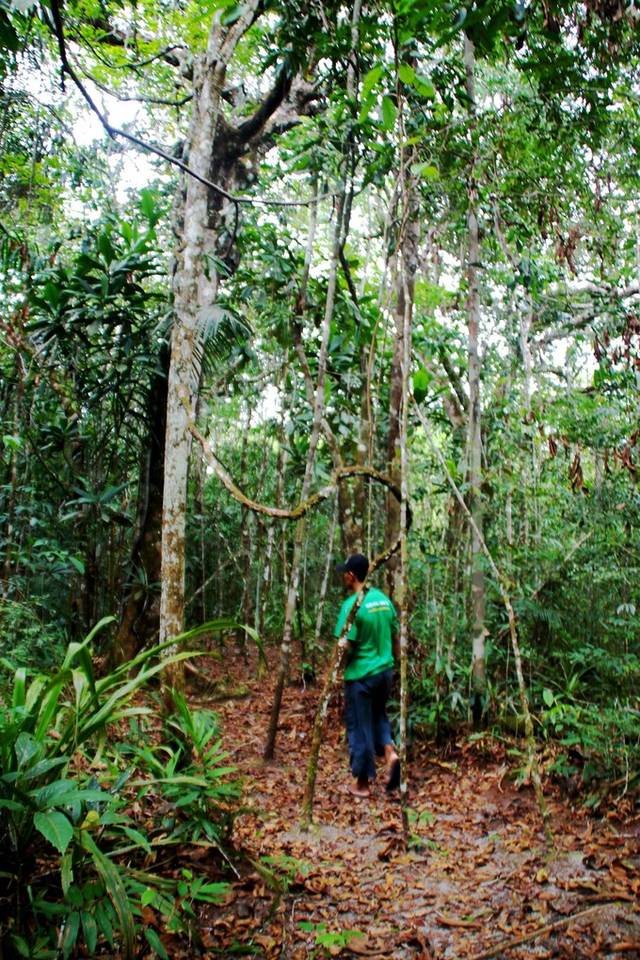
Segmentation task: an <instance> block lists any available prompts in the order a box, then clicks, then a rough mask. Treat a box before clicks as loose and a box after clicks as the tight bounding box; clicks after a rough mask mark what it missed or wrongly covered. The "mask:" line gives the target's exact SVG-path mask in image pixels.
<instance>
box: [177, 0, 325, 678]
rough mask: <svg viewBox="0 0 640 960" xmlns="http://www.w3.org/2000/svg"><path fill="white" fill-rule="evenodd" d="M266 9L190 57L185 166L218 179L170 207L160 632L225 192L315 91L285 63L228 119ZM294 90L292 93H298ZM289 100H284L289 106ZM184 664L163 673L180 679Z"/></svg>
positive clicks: (231, 211) (228, 255)
mask: <svg viewBox="0 0 640 960" xmlns="http://www.w3.org/2000/svg"><path fill="white" fill-rule="evenodd" d="M261 12H262V5H261V4H260V3H259V0H248V2H247V3H245V4H244V5H243V6H242V8H241V14H240V16H238V17H237V18H236V19H235V20H234V22H233V23H232V24H231V25H230V26H223V25H222V24H221V13H220V11H219V12H218V13H216V14H215V16H214V21H213V24H212V27H211V30H210V32H209V38H208V43H207V49H206V51H205V52H204V53H201V54H198V55H196V56H195V58H194V65H193V108H192V117H191V126H190V131H189V138H188V145H187V159H188V162H189V167H190V169H191V170H192V171H194V172H195V174H196V175H197V176H198V177H201V178H203V179H205V180H208V181H209V182H212V181H213V182H215V183H216V184H217V186H218V187H219V188H220V189H214V188H212V187H210V186H208V185H207V184H205V183H203V182H201V181H200V180H199V179H197V178H196V177H193V176H189V177H187V178H185V181H184V184H183V190H182V193H181V195H180V197H179V199H178V201H177V203H176V208H175V212H174V230H175V234H176V255H175V261H176V267H175V274H174V284H173V287H174V314H175V317H174V325H173V331H172V337H171V365H170V370H169V384H168V386H169V395H168V404H167V430H166V444H165V467H164V505H163V520H162V593H161V604H160V639H161V640H165V639H167V638H170V637H171V636H175V635H176V634H178V633H179V632H180V631H181V630H182V629H183V626H184V605H185V528H186V506H187V481H188V472H189V456H190V450H191V434H190V433H189V430H188V424H189V423H190V422H192V421H193V419H194V414H195V410H196V401H197V396H198V390H199V386H200V365H201V355H202V350H201V348H202V338H203V335H204V332H205V331H206V329H207V327H208V326H212V325H215V324H216V322H217V321H218V320H219V318H220V307H219V306H218V304H217V296H218V285H219V275H218V269H217V265H218V264H219V263H220V261H221V260H222V261H223V262H224V263H225V268H226V270H227V271H229V270H231V271H232V270H233V269H235V266H236V265H237V250H236V245H235V239H236V232H237V225H238V207H237V204H236V203H235V202H233V200H232V199H230V198H229V195H232V194H234V192H235V191H236V190H238V189H239V188H241V187H242V186H243V185H244V184H245V183H246V182H248V180H249V179H250V168H251V167H252V165H253V164H254V163H255V161H256V159H257V157H258V156H259V154H260V153H261V152H263V151H264V150H265V149H267V148H268V147H269V146H270V145H271V140H272V133H273V127H274V126H275V118H274V115H275V114H276V113H277V111H279V110H280V108H282V107H283V105H285V106H286V108H287V109H286V111H285V113H286V117H283V118H282V119H283V123H285V122H286V124H287V125H291V123H292V122H295V119H296V118H297V117H298V116H299V114H300V113H301V112H302V110H303V109H305V108H306V107H308V105H309V102H310V98H309V97H308V96H304V95H303V96H300V98H299V99H298V98H296V99H295V102H289V101H287V98H288V97H289V94H290V92H291V87H292V79H293V78H292V74H291V72H290V69H289V67H288V65H287V64H284V65H283V66H282V67H281V68H280V69H279V70H278V71H277V73H276V77H275V80H274V83H273V87H272V89H271V90H270V91H269V92H268V93H266V94H265V96H264V97H263V99H262V100H261V101H260V102H259V103H258V105H257V106H256V109H255V110H254V112H253V113H252V114H251V115H250V116H249V117H246V118H245V119H242V120H241V121H239V122H238V123H236V124H232V123H230V122H229V121H228V120H227V119H225V117H224V116H223V112H222V109H221V102H222V95H223V93H224V89H225V78H226V72H227V67H228V65H229V63H230V61H231V58H232V57H233V55H234V52H235V50H236V47H237V45H238V43H239V42H240V40H241V39H242V37H243V36H244V34H245V33H246V32H247V30H248V29H249V28H250V26H251V25H252V23H253V22H254V21H255V20H256V18H257V17H258V16H259V15H260V14H261ZM299 92H300V91H297V92H296V93H299ZM285 102H286V103H285ZM181 680H182V674H181V672H179V668H176V670H174V672H173V673H172V674H171V675H169V676H168V677H167V681H168V684H169V685H172V686H179V685H180V683H181Z"/></svg>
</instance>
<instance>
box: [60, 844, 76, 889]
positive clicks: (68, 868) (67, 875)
mask: <svg viewBox="0 0 640 960" xmlns="http://www.w3.org/2000/svg"><path fill="white" fill-rule="evenodd" d="M60 882H61V884H62V892H63V893H64V895H65V896H66V895H67V893H68V891H69V888H70V886H71V884H72V883H73V857H72V851H71V850H67V852H66V853H65V854H64V856H63V857H62V860H61V861H60Z"/></svg>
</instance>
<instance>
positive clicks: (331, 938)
mask: <svg viewBox="0 0 640 960" xmlns="http://www.w3.org/2000/svg"><path fill="white" fill-rule="evenodd" d="M298 926H299V927H300V929H301V930H304V931H305V933H310V934H311V935H312V937H313V940H314V943H315V944H317V947H318V949H316V950H312V952H311V956H313V957H327V956H333V955H335V954H336V952H340V951H341V950H343V949H345V948H348V947H349V943H350V942H351V941H352V940H355V939H357V938H358V937H364V936H366V934H365V933H364V932H363V931H362V930H329V929H328V928H327V926H326V924H324V923H309V922H308V921H306V920H303V921H300V922H299V923H298Z"/></svg>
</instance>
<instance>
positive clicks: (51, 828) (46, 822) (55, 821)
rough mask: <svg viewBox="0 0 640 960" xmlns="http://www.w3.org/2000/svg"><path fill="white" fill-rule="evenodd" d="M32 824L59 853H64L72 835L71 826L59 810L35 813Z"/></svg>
mask: <svg viewBox="0 0 640 960" xmlns="http://www.w3.org/2000/svg"><path fill="white" fill-rule="evenodd" d="M33 825H34V827H35V828H36V830H38V831H39V832H40V833H41V834H42V836H43V837H44V838H45V839H46V840H48V841H49V843H51V844H53V846H54V847H55V848H56V850H58V851H59V852H60V853H64V852H65V850H66V849H67V847H68V846H69V844H70V842H71V838H72V837H73V827H72V826H71V824H70V823H69V821H68V819H67V818H66V817H65V815H64V813H60V811H59V810H50V811H49V812H48V813H36V814H35V816H34V818H33Z"/></svg>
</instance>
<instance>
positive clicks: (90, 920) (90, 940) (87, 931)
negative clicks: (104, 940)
mask: <svg viewBox="0 0 640 960" xmlns="http://www.w3.org/2000/svg"><path fill="white" fill-rule="evenodd" d="M80 919H81V920H82V936H83V938H84V942H85V944H86V947H87V950H88V951H89V956H93V955H94V953H95V950H96V944H97V943H98V924H97V923H96V919H95V917H94V916H93V914H91V913H88V912H87V911H86V910H83V911H82V913H81V914H80Z"/></svg>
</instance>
